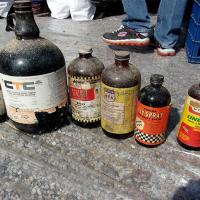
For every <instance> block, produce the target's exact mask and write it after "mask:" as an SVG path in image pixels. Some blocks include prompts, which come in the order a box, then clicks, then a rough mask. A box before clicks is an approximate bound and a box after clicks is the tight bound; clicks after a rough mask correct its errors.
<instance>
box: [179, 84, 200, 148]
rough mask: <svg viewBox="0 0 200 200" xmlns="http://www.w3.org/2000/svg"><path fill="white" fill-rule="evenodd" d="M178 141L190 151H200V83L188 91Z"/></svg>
mask: <svg viewBox="0 0 200 200" xmlns="http://www.w3.org/2000/svg"><path fill="white" fill-rule="evenodd" d="M177 140H178V142H179V144H180V145H181V146H183V147H184V148H186V149H189V150H200V83H199V84H195V85H193V86H191V87H190V89H189V90H188V95H187V97H186V101H185V107H184V110H183V114H182V118H181V121H180V124H179V129H178V134H177Z"/></svg>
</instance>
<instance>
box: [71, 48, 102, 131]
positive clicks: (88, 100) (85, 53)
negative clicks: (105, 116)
mask: <svg viewBox="0 0 200 200" xmlns="http://www.w3.org/2000/svg"><path fill="white" fill-rule="evenodd" d="M103 69H104V65H103V63H102V62H101V61H100V60H99V59H98V58H96V57H94V56H92V48H91V47H89V46H82V47H80V48H79V57H78V58H75V59H74V60H73V61H72V62H71V63H70V64H69V67H68V75H69V77H68V82H69V93H70V102H71V110H72V118H73V121H74V122H75V123H76V124H77V125H79V126H82V127H85V128H92V127H96V126H98V125H99V124H100V123H99V122H100V114H101V113H100V82H101V74H102V71H103Z"/></svg>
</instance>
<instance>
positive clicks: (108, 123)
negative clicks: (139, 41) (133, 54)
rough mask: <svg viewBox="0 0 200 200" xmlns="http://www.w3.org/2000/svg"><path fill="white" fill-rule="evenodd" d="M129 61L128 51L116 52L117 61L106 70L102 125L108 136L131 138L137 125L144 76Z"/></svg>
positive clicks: (102, 85)
mask: <svg viewBox="0 0 200 200" xmlns="http://www.w3.org/2000/svg"><path fill="white" fill-rule="evenodd" d="M129 60H130V55H129V53H128V52H123V51H118V52H115V63H114V64H112V65H111V66H109V67H108V68H106V69H105V70H104V71H103V73H102V83H101V127H102V129H103V131H104V133H105V134H106V135H107V136H109V137H113V138H118V139H123V138H127V137H130V136H131V135H132V134H133V131H134V128H135V109H136V98H137V94H138V91H139V87H140V82H141V75H140V72H139V70H138V69H137V68H136V67H134V66H133V65H132V64H130V63H129Z"/></svg>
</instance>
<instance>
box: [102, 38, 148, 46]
mask: <svg viewBox="0 0 200 200" xmlns="http://www.w3.org/2000/svg"><path fill="white" fill-rule="evenodd" d="M103 40H104V41H105V42H106V43H108V44H111V45H117V46H118V45H119V46H137V47H143V46H148V45H149V44H150V40H149V39H144V40H143V41H133V40H132V41H131V40H108V39H105V38H103Z"/></svg>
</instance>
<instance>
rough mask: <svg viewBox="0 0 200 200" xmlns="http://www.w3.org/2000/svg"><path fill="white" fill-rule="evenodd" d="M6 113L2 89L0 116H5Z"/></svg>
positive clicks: (0, 91)
mask: <svg viewBox="0 0 200 200" xmlns="http://www.w3.org/2000/svg"><path fill="white" fill-rule="evenodd" d="M5 113H6V107H5V103H4V99H3V93H2V90H1V89H0V115H4V114H5Z"/></svg>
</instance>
